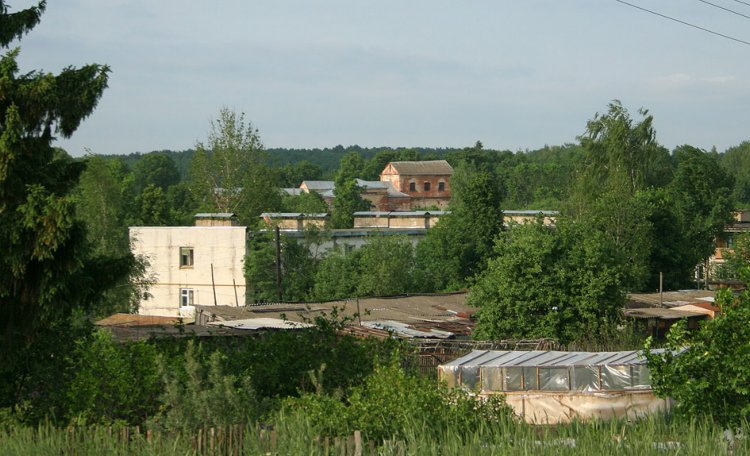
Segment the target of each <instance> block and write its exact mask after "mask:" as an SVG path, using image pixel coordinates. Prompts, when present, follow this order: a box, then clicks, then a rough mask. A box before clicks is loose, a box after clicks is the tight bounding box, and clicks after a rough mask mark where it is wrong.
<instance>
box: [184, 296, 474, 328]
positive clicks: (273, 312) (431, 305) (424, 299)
mask: <svg viewBox="0 0 750 456" xmlns="http://www.w3.org/2000/svg"><path fill="white" fill-rule="evenodd" d="M464 300H465V294H464V293H449V294H436V295H411V296H394V297H388V298H361V299H359V306H357V302H356V301H357V300H356V299H352V300H348V301H332V302H324V303H277V304H261V305H253V306H246V307H234V306H200V305H198V306H195V309H196V318H197V319H198V320H200V321H206V320H223V321H229V320H246V319H252V318H265V317H270V318H278V319H284V318H286V319H288V320H291V321H300V322H304V321H310V320H313V319H314V318H315V317H316V316H319V315H326V314H330V313H331V312H332V311H333V309H334V308H336V309H337V312H338V315H339V316H340V317H348V318H354V317H355V314H356V313H357V311H358V309H359V313H360V316H359V319H361V321H362V323H363V324H364V323H365V322H366V321H395V322H400V323H402V324H403V325H404V326H405V327H407V328H411V329H410V330H411V331H417V332H420V333H429V334H428V335H419V336H418V337H430V338H437V337H439V336H436V335H437V334H440V333H438V332H435V331H440V332H442V333H450V335H451V336H453V335H456V336H463V335H467V334H469V333H470V332H471V328H472V326H473V322H471V321H470V320H468V319H467V318H466V317H468V315H470V314H471V313H473V312H474V311H475V310H476V309H474V308H472V307H469V306H467V305H466V304H465V303H464ZM203 317H205V319H203V320H201V318H203ZM405 334H406V332H404V335H405ZM443 335H445V334H443Z"/></svg>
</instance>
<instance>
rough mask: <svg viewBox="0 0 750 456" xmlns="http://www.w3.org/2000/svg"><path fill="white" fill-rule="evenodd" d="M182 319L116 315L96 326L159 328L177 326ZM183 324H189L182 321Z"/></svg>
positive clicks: (100, 321)
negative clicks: (161, 326)
mask: <svg viewBox="0 0 750 456" xmlns="http://www.w3.org/2000/svg"><path fill="white" fill-rule="evenodd" d="M180 320H181V319H180V317H162V316H156V315H139V314H126V313H116V314H113V315H110V316H109V317H106V318H102V319H101V320H99V321H97V322H95V323H94V324H95V325H96V326H157V325H167V326H169V325H175V324H177V323H179V322H180ZM182 320H183V323H189V321H185V319H182Z"/></svg>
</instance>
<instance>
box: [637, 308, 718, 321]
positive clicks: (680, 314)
mask: <svg viewBox="0 0 750 456" xmlns="http://www.w3.org/2000/svg"><path fill="white" fill-rule="evenodd" d="M623 314H624V315H625V316H626V317H630V318H642V319H643V318H645V319H648V318H658V319H659V320H680V319H682V318H694V317H700V318H704V317H705V316H706V314H705V313H704V312H691V311H689V310H677V309H665V308H661V307H645V308H640V309H625V310H623Z"/></svg>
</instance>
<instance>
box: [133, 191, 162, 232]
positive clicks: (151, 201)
mask: <svg viewBox="0 0 750 456" xmlns="http://www.w3.org/2000/svg"><path fill="white" fill-rule="evenodd" d="M135 207H136V210H137V212H136V219H135V220H133V224H134V225H140V226H165V225H170V224H171V220H170V211H169V206H168V201H167V195H165V194H164V191H163V190H162V189H161V187H157V186H156V185H154V184H148V185H147V186H146V188H144V189H143V191H142V192H141V194H140V195H138V196H137V197H136V199H135Z"/></svg>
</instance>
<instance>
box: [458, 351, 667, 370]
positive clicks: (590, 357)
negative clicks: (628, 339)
mask: <svg viewBox="0 0 750 456" xmlns="http://www.w3.org/2000/svg"><path fill="white" fill-rule="evenodd" d="M654 352H655V353H662V352H664V350H654ZM631 364H632V365H641V364H646V359H645V358H643V356H642V352H641V351H621V352H563V351H536V350H535V351H502V350H497V351H495V350H474V351H472V352H471V353H469V354H468V355H466V356H462V357H461V358H458V359H455V360H453V361H451V362H449V363H445V364H444V366H502V367H570V366H605V365H617V366H622V365H631Z"/></svg>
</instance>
